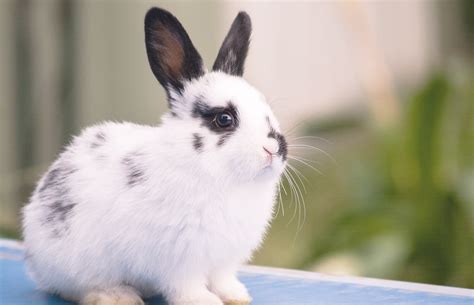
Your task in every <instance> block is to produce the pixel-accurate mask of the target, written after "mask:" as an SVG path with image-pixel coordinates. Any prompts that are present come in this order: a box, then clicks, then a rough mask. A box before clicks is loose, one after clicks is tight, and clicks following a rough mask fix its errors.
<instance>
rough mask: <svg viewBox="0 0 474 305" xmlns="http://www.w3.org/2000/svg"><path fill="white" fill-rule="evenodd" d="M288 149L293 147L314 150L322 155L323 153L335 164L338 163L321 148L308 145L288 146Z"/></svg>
mask: <svg viewBox="0 0 474 305" xmlns="http://www.w3.org/2000/svg"><path fill="white" fill-rule="evenodd" d="M288 147H290V148H291V147H292V148H307V149H314V150H316V151H319V152H321V153H323V154H324V155H325V156H326V157H328V158H329V159H331V160H332V161H333V162H334V163H335V164H337V161H336V159H334V158H333V157H332V156H331V155H330V154H329V153H327V152H326V151H325V150H323V149H321V148H318V147H315V146H312V145H308V144H288Z"/></svg>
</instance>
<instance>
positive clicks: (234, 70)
mask: <svg viewBox="0 0 474 305" xmlns="http://www.w3.org/2000/svg"><path fill="white" fill-rule="evenodd" d="M251 33H252V23H251V21H250V17H249V15H248V14H247V13H246V12H240V13H239V14H238V15H237V17H235V19H234V22H233V23H232V26H231V27H230V30H229V33H228V34H227V36H226V37H225V39H224V42H223V43H222V46H221V49H220V50H219V54H218V55H217V58H216V61H215V62H214V66H213V67H212V70H213V71H222V72H225V73H227V74H231V75H236V76H242V74H244V63H245V58H246V57H247V52H248V49H249V44H250V34H251Z"/></svg>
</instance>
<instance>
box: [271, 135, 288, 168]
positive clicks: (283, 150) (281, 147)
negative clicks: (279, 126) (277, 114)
mask: <svg viewBox="0 0 474 305" xmlns="http://www.w3.org/2000/svg"><path fill="white" fill-rule="evenodd" d="M268 137H269V138H274V139H275V140H277V142H278V154H279V155H280V156H282V158H283V161H285V160H286V158H287V156H288V143H286V139H285V137H284V136H283V135H282V134H281V133H278V132H276V130H275V129H273V128H271V129H270V132H269V133H268Z"/></svg>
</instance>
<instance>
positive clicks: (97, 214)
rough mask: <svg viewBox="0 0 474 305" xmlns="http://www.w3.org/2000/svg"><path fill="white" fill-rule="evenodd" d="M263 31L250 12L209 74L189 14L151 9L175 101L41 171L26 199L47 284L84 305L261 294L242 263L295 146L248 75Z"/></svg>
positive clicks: (98, 129)
mask: <svg viewBox="0 0 474 305" xmlns="http://www.w3.org/2000/svg"><path fill="white" fill-rule="evenodd" d="M250 32H251V26H250V18H249V17H248V15H247V14H246V13H243V12H241V13H239V15H238V16H237V17H236V19H235V21H234V23H233V24H232V27H231V30H230V32H229V34H228V35H227V36H226V39H225V40H224V43H223V45H222V47H221V50H220V51H219V55H218V58H217V59H216V62H215V64H214V67H213V70H212V72H206V71H205V69H204V67H203V65H202V60H201V57H200V56H199V54H198V53H197V51H196V50H195V48H194V47H193V45H192V43H191V40H190V39H189V37H188V36H187V34H186V32H185V30H184V29H183V28H182V26H181V24H180V23H179V22H178V20H177V19H176V18H175V17H174V16H173V15H171V14H170V13H169V12H167V11H165V10H162V9H159V8H153V9H151V10H150V11H149V12H148V14H147V16H146V18H145V34H146V35H145V36H146V37H145V41H146V47H147V53H148V58H149V61H150V65H151V68H152V71H153V73H154V74H155V76H156V77H157V79H158V81H159V82H160V83H161V84H162V85H163V87H164V88H165V90H166V92H167V96H168V102H169V105H170V111H169V112H168V113H167V114H165V115H164V116H163V118H162V123H161V124H160V125H157V126H142V125H136V124H132V123H111V122H108V123H104V124H99V125H96V126H93V127H89V128H87V129H85V130H84V131H83V132H82V133H81V134H80V135H79V136H78V137H75V138H74V139H73V140H72V143H71V144H70V145H69V146H68V147H66V149H65V150H64V152H62V153H61V155H60V156H59V158H58V159H57V160H56V161H55V162H54V163H53V165H52V166H51V167H50V168H49V170H48V172H47V173H46V174H45V175H44V176H43V177H42V179H41V180H40V181H39V183H38V186H37V188H36V190H35V192H34V193H33V195H32V197H31V200H30V203H29V204H28V205H27V206H25V208H24V209H23V228H24V240H25V245H26V249H27V265H28V269H29V271H30V273H31V274H32V277H33V278H34V280H35V281H36V282H37V284H38V286H39V288H41V289H44V290H46V291H49V292H52V293H57V294H59V295H61V296H63V297H64V298H67V299H71V300H75V301H81V302H82V303H84V304H142V301H141V297H149V296H152V295H155V294H162V295H163V296H164V297H165V298H166V299H167V301H168V302H169V303H171V304H175V305H184V304H196V305H197V304H199V305H201V304H202V305H221V304H222V303H223V302H226V303H232V302H236V303H243V304H246V303H248V302H250V300H251V298H250V296H249V295H248V293H247V290H246V289H245V287H244V286H243V285H242V284H241V283H240V282H239V281H238V280H237V278H236V276H235V272H236V270H237V268H238V266H239V264H241V263H244V262H245V261H247V260H248V259H249V258H250V257H251V255H252V252H253V251H254V250H255V249H256V248H257V247H258V246H259V245H260V243H261V240H262V236H263V235H264V232H265V230H266V228H267V226H268V224H269V222H270V220H271V218H272V212H273V204H274V201H275V194H276V188H277V184H278V181H279V178H280V175H281V173H282V171H283V169H284V166H285V164H286V153H287V151H286V149H287V147H286V142H285V139H284V137H283V136H282V135H281V134H280V129H279V125H278V122H277V120H276V119H275V117H274V115H273V113H272V111H271V109H270V108H269V106H268V105H267V103H266V102H265V98H264V96H263V95H262V94H260V93H259V92H258V91H257V90H256V89H254V88H253V87H252V86H250V85H249V84H248V83H247V82H246V81H245V80H243V79H242V78H241V76H242V73H243V65H244V61H245V57H246V54H247V50H248V45H249V39H250ZM222 113H225V114H227V116H226V117H222ZM229 115H230V117H231V119H233V120H232V125H230V126H227V127H222V126H220V125H219V124H220V122H221V121H222V122H224V123H225V121H226V120H227V121H228V120H229ZM221 125H222V124H221Z"/></svg>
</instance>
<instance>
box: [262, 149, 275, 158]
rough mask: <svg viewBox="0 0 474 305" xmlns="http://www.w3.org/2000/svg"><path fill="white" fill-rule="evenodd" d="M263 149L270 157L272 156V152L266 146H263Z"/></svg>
mask: <svg viewBox="0 0 474 305" xmlns="http://www.w3.org/2000/svg"><path fill="white" fill-rule="evenodd" d="M263 150H264V151H265V152H266V153H267V154H268V155H269V156H270V157H272V156H273V155H274V153H272V152H271V151H270V149H268V148H266V147H265V146H264V147H263Z"/></svg>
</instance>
